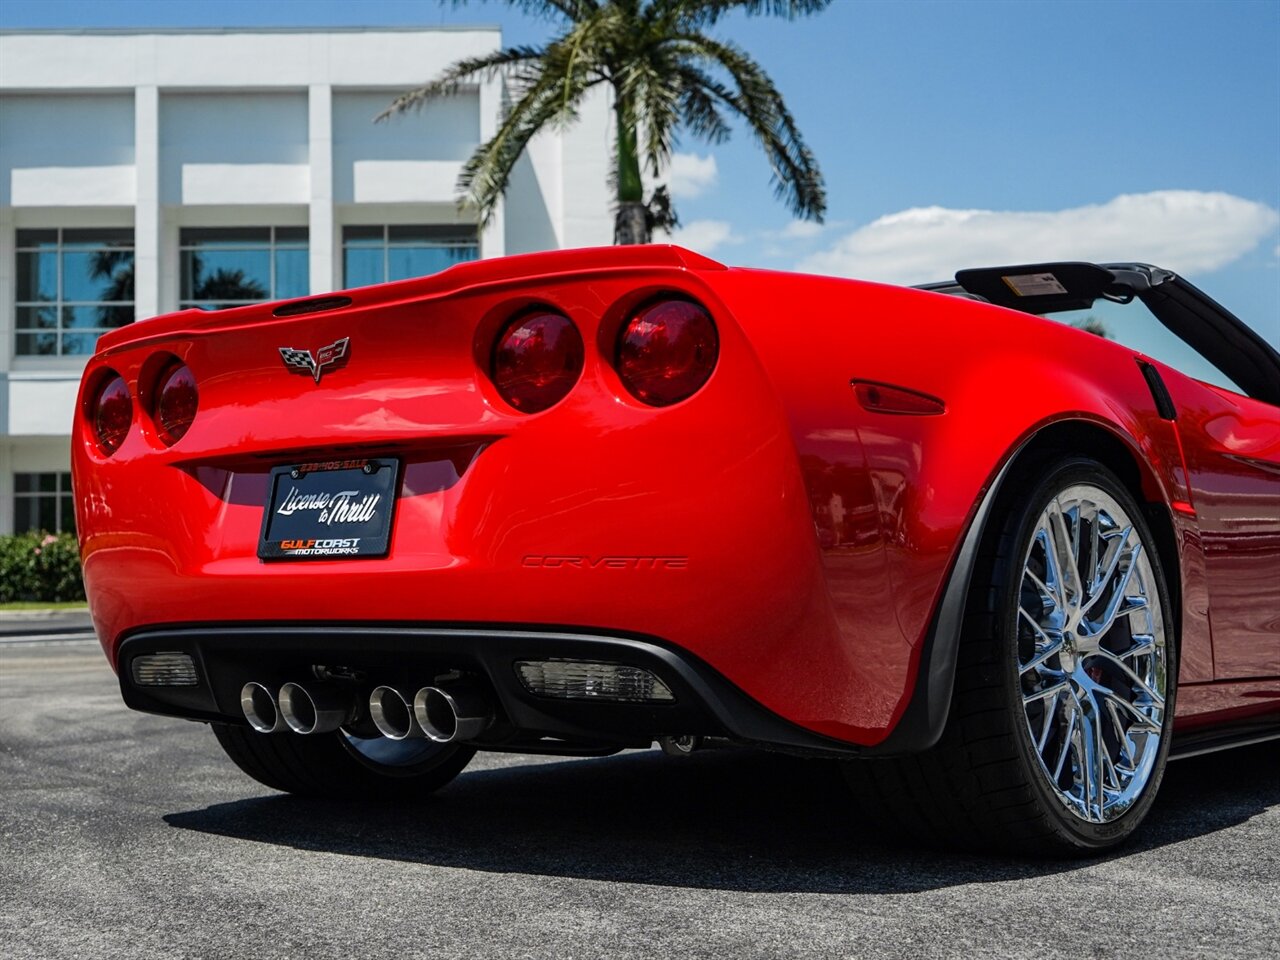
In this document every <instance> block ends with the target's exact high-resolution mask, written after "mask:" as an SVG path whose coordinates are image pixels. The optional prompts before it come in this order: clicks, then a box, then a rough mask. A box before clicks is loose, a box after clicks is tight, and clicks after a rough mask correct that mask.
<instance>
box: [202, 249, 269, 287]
mask: <svg viewBox="0 0 1280 960" xmlns="http://www.w3.org/2000/svg"><path fill="white" fill-rule="evenodd" d="M185 259H186V261H187V262H186V263H184V264H183V291H182V293H183V298H184V299H189V300H266V299H267V298H268V297H269V296H270V295H271V294H270V291H271V254H270V252H269V251H268V250H267V249H266V248H265V247H264V248H262V249H259V250H222V249H203V250H200V251H190V252H188V253H187V254H186V255H185Z"/></svg>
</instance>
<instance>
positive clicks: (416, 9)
mask: <svg viewBox="0 0 1280 960" xmlns="http://www.w3.org/2000/svg"><path fill="white" fill-rule="evenodd" d="M476 23H481V24H498V25H500V26H501V27H502V28H503V31H504V40H505V41H507V42H537V41H538V40H540V39H543V38H545V37H546V36H547V35H548V32H549V30H550V29H551V25H550V24H549V23H547V22H541V21H538V20H535V19H532V18H529V17H526V16H523V15H520V14H518V13H515V12H513V11H510V10H508V9H507V7H506V5H505V4H503V3H500V2H489V3H484V2H474V3H471V4H469V5H464V6H462V7H460V8H456V7H454V6H453V5H452V4H438V3H436V2H433V0H422V2H407V0H361V2H351V0H341V2H334V0H285V2H268V0H251V2H245V0H222V2H189V0H112V2H101V0H89V2H82V0H42V2H40V3H31V2H26V0H0V27H3V28H7V29H20V28H24V27H98V26H118V27H124V26H171V27H178V26H267V25H273V26H296V25H302V26H330V25H370V26H372V25H436V24H476ZM717 32H718V33H720V34H721V35H724V36H726V37H729V38H731V39H733V40H735V41H737V42H738V43H739V44H741V45H742V46H744V47H746V48H747V49H748V50H749V51H750V52H751V53H752V54H753V55H754V56H755V57H756V58H757V59H758V60H759V61H760V62H761V64H762V65H763V66H764V67H765V68H766V69H767V70H768V71H769V72H770V74H771V75H772V76H773V78H774V80H775V82H776V83H777V85H778V86H779V87H780V88H781V90H782V91H783V93H784V95H785V96H786V99H787V101H788V103H789V104H790V106H791V108H792V111H793V113H794V114H795V116H796V118H797V120H798V122H799V124H800V127H801V129H802V131H803V132H804V134H805V136H806V138H807V139H808V141H809V143H810V145H811V146H812V147H813V149H814V151H815V153H816V154H817V156H818V159H819V161H820V162H821V165H822V169H823V173H824V174H825V177H826V182H827V190H828V203H829V206H828V221H827V224H826V226H825V227H824V228H822V229H821V230H818V229H816V228H812V227H807V226H798V225H795V224H792V222H791V218H790V216H789V215H788V213H787V211H786V209H785V207H784V206H783V205H782V204H781V203H778V202H775V201H773V200H772V199H771V197H770V193H769V189H768V169H767V166H766V164H765V162H764V159H763V157H762V156H761V155H760V154H759V152H758V151H757V150H756V149H755V148H754V145H753V144H752V143H751V142H750V140H749V138H748V137H747V136H746V135H745V132H744V131H741V130H739V131H737V132H736V133H735V136H734V138H733V140H732V141H731V142H730V143H728V144H726V145H722V146H720V147H716V148H714V149H713V148H710V147H708V146H706V145H703V144H699V143H697V142H696V141H693V140H690V139H688V138H686V139H685V140H684V141H682V142H681V144H680V146H679V150H680V151H681V153H682V154H685V155H686V156H684V157H682V158H681V159H680V162H679V163H678V165H677V173H678V176H677V178H676V181H677V182H676V183H675V184H673V186H676V187H677V188H678V192H677V195H678V210H679V213H680V216H681V219H682V221H683V223H684V225H685V230H684V232H683V233H682V234H681V235H680V239H682V240H683V241H685V242H687V243H689V244H691V245H693V246H696V247H699V248H701V249H703V250H704V252H708V253H710V254H711V255H713V256H715V257H717V258H719V259H722V260H725V261H726V262H731V263H742V264H750V265H758V266H769V267H780V268H796V267H799V268H803V269H811V270H822V271H825V272H837V273H846V274H850V275H859V276H866V277H871V278H874V279H889V280H899V281H907V282H911V281H918V280H923V279H928V278H934V277H937V278H942V277H944V276H946V275H949V274H950V273H951V272H952V268H953V267H956V266H965V265H973V264H971V263H970V262H969V261H970V260H973V259H974V258H977V259H980V260H983V261H984V262H991V261H992V260H993V259H1000V260H1001V262H1009V261H1010V260H1017V259H1035V258H1037V257H1039V256H1043V257H1044V258H1059V257H1061V258H1065V259H1077V258H1078V259H1087V258H1116V259H1120V258H1133V259H1148V260H1153V261H1155V262H1158V263H1163V264H1164V265H1167V266H1171V267H1173V268H1174V269H1177V270H1179V271H1180V272H1182V273H1184V274H1185V275H1186V276H1188V277H1189V278H1191V279H1192V280H1193V281H1195V282H1196V283H1198V284H1200V285H1201V286H1202V287H1204V288H1205V289H1206V290H1207V291H1208V292H1209V293H1210V295H1212V296H1214V297H1215V298H1216V299H1218V300H1220V301H1222V302H1223V303H1224V304H1225V305H1227V306H1229V307H1231V308H1232V309H1234V310H1235V311H1236V312H1237V313H1239V314H1240V315H1241V316H1242V317H1244V318H1245V319H1246V320H1248V321H1249V322H1250V323H1252V324H1253V325H1254V326H1255V327H1256V328H1258V329H1259V330H1261V331H1262V332H1264V334H1266V335H1267V336H1268V337H1269V339H1271V340H1272V341H1273V342H1280V214H1278V213H1277V211H1278V210H1280V54H1278V53H1277V51H1280V2H1276V0H1234V2H1233V0H1216V2H1208V3H1206V2H1198V0H1174V2H1092V0H1075V2H1070V3H1061V2H1058V3H1042V2H1011V0H1010V2H965V3H962V2H932V0H915V2H875V0H869V2H854V0H836V2H835V3H834V4H833V5H832V7H831V8H830V9H829V10H827V11H826V12H825V13H823V14H821V15H819V16H817V17H813V18H809V19H807V20H802V21H797V22H795V23H784V22H781V21H777V20H773V19H768V18H757V19H751V20H749V19H747V18H743V17H734V18H730V19H728V20H726V21H724V22H722V24H721V25H720V26H719V27H717ZM424 69H427V67H425V66H424ZM424 79H426V76H425V75H424ZM1009 251H1013V252H1009ZM1018 251H1026V252H1027V254H1028V255H1027V256H1026V257H1022V256H1018V255H1017V252H1018ZM1006 253H1008V255H1007V256H1005V254H1006Z"/></svg>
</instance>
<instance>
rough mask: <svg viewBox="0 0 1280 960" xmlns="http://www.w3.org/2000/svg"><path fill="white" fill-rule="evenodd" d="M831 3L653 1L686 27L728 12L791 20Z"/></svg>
mask: <svg viewBox="0 0 1280 960" xmlns="http://www.w3.org/2000/svg"><path fill="white" fill-rule="evenodd" d="M831 2H832V0H654V6H655V8H657V9H658V15H659V16H661V17H664V18H665V17H670V18H671V19H672V20H674V21H677V22H679V23H681V24H682V25H684V26H685V27H686V28H694V29H696V28H698V27H705V26H709V25H711V24H713V23H716V22H717V21H718V20H720V18H722V17H723V16H725V15H726V14H729V13H745V14H746V15H747V16H749V17H754V16H766V17H784V18H786V19H787V20H795V19H797V18H798V17H807V16H809V15H810V14H814V13H821V12H822V11H823V10H825V9H826V8H827V7H829V6H830V5H831Z"/></svg>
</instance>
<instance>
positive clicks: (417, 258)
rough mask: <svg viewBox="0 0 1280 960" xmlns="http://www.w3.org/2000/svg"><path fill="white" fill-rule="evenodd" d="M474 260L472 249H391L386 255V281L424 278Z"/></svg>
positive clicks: (473, 250)
mask: <svg viewBox="0 0 1280 960" xmlns="http://www.w3.org/2000/svg"><path fill="white" fill-rule="evenodd" d="M475 258H476V250H475V248H474V247H392V248H391V249H390V251H389V254H388V265H387V279H388V280H403V279H404V278H406V277H425V276H427V275H428V274H432V273H439V272H440V271H441V270H444V269H447V268H448V267H451V266H453V265H454V264H455V263H463V262H465V261H468V260H474V259H475Z"/></svg>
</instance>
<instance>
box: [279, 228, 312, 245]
mask: <svg viewBox="0 0 1280 960" xmlns="http://www.w3.org/2000/svg"><path fill="white" fill-rule="evenodd" d="M306 242H307V228H306V227H276V243H277V244H278V245H284V246H296V245H298V244H305V243H306Z"/></svg>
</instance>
